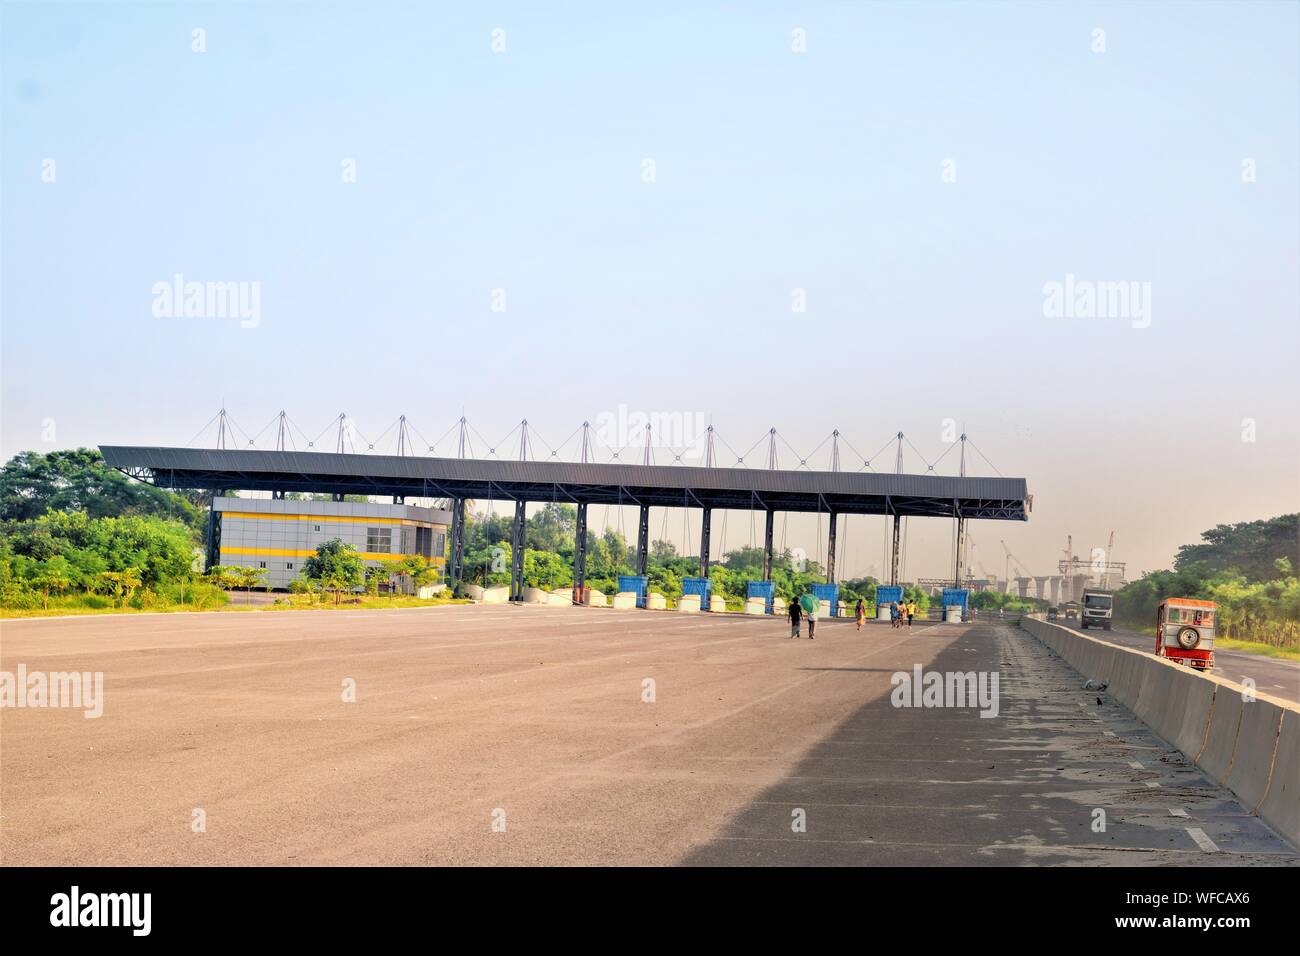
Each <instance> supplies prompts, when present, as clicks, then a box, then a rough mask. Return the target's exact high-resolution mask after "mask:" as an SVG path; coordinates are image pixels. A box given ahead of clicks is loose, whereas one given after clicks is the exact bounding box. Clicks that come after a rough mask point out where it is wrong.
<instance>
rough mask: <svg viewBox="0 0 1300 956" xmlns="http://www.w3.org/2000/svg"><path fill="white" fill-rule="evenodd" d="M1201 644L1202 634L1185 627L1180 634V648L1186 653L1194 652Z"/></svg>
mask: <svg viewBox="0 0 1300 956" xmlns="http://www.w3.org/2000/svg"><path fill="white" fill-rule="evenodd" d="M1199 643H1201V632H1200V631H1198V630H1197V629H1196V628H1194V627H1185V628H1183V629H1182V630H1181V631H1179V632H1178V646H1179V647H1181V648H1182V649H1183V650H1185V651H1190V650H1193V649H1194V648H1195V647H1196V645H1197V644H1199Z"/></svg>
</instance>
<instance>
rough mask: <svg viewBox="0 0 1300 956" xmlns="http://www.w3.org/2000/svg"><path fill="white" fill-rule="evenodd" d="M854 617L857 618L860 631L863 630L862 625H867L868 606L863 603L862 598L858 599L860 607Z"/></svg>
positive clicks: (855, 611)
mask: <svg viewBox="0 0 1300 956" xmlns="http://www.w3.org/2000/svg"><path fill="white" fill-rule="evenodd" d="M853 616H854V617H855V618H857V621H858V630H859V631H860V630H862V625H863V624H865V623H867V605H866V604H865V603H863V601H862V598H858V606H857V608H856V609H855V610H854V613H853Z"/></svg>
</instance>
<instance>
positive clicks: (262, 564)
mask: <svg viewBox="0 0 1300 956" xmlns="http://www.w3.org/2000/svg"><path fill="white" fill-rule="evenodd" d="M257 566H258V567H259V568H264V567H266V562H265V561H258V562H257Z"/></svg>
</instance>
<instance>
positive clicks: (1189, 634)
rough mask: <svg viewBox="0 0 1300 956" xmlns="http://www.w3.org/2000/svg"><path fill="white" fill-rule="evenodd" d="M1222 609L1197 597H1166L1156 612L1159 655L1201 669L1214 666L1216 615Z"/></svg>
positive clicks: (1205, 669) (1208, 668)
mask: <svg viewBox="0 0 1300 956" xmlns="http://www.w3.org/2000/svg"><path fill="white" fill-rule="evenodd" d="M1218 609H1219V606H1218V605H1217V604H1215V603H1214V602H1213V601H1198V600H1196V599H1195V598H1165V600H1163V601H1161V602H1160V607H1158V608H1157V609H1156V656H1157V657H1167V658H1169V659H1170V660H1171V661H1177V662H1178V663H1179V664H1187V665H1189V666H1191V667H1195V668H1196V669H1197V670H1202V671H1207V670H1210V669H1211V668H1212V667H1214V615H1215V613H1216V612H1217V611H1218Z"/></svg>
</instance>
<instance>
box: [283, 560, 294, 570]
mask: <svg viewBox="0 0 1300 956" xmlns="http://www.w3.org/2000/svg"><path fill="white" fill-rule="evenodd" d="M284 569H285V570H286V571H292V570H293V562H292V561H286V562H284Z"/></svg>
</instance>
